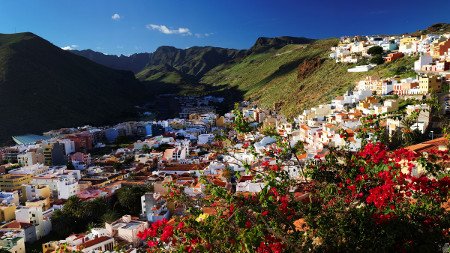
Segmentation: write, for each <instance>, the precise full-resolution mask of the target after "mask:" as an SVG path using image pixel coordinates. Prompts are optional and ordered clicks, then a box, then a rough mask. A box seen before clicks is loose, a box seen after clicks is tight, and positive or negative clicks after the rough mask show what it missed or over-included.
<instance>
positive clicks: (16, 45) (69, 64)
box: [0, 33, 143, 143]
mask: <svg viewBox="0 0 450 253" xmlns="http://www.w3.org/2000/svg"><path fill="white" fill-rule="evenodd" d="M141 86H142V85H141V84H140V83H139V82H138V81H137V80H136V79H135V78H134V75H133V73H132V72H129V71H119V70H113V69H110V68H107V67H105V66H102V65H100V64H97V63H94V62H92V61H90V60H88V59H86V58H84V57H81V56H77V55H75V54H73V53H70V52H67V51H64V50H62V49H60V48H59V47H56V46H54V45H53V44H51V43H50V42H48V41H46V40H44V39H42V38H40V37H39V36H37V35H35V34H32V33H17V34H0V111H1V112H2V120H1V121H0V143H4V142H5V141H7V140H10V136H11V135H17V134H26V133H40V132H42V131H45V130H49V129H55V128H59V127H72V126H77V125H81V124H94V125H96V124H105V123H111V122H115V121H118V120H123V119H127V118H130V117H131V116H133V113H134V106H135V105H136V104H138V103H139V102H141V101H142V100H143V95H141V94H142V88H141Z"/></svg>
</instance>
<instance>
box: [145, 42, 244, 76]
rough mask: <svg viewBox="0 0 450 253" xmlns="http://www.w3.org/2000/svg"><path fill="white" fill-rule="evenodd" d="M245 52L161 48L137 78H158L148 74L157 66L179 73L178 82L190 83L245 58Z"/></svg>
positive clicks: (194, 48)
mask: <svg viewBox="0 0 450 253" xmlns="http://www.w3.org/2000/svg"><path fill="white" fill-rule="evenodd" d="M244 53H245V51H243V50H236V49H225V48H219V47H191V48H188V49H179V48H175V47H170V46H162V47H159V48H158V49H157V50H156V51H155V52H153V53H152V54H151V55H150V59H149V62H148V63H147V66H146V68H144V69H143V70H142V71H141V72H140V73H138V74H137V77H138V78H139V79H140V80H142V81H151V80H154V79H157V77H154V76H151V75H149V74H148V73H149V72H152V71H151V70H152V69H154V68H155V66H159V67H158V68H161V66H166V67H163V68H167V66H170V67H172V68H171V69H170V70H169V72H171V73H172V72H174V71H175V72H178V76H179V77H181V79H175V81H177V82H189V83H191V82H192V81H193V80H196V79H200V78H201V77H202V76H203V75H204V74H205V73H206V72H208V71H209V70H211V69H212V68H214V67H216V66H218V65H220V64H223V63H225V62H228V61H232V60H235V59H237V58H239V57H242V56H244Z"/></svg>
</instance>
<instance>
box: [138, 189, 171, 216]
mask: <svg viewBox="0 0 450 253" xmlns="http://www.w3.org/2000/svg"><path fill="white" fill-rule="evenodd" d="M141 204H142V209H141V210H142V212H141V215H142V216H143V217H145V219H146V220H147V221H149V222H155V221H158V220H162V219H166V220H168V219H169V218H170V212H169V209H168V208H167V204H166V201H165V200H164V199H163V198H162V197H161V195H160V194H157V193H146V194H144V195H142V197H141Z"/></svg>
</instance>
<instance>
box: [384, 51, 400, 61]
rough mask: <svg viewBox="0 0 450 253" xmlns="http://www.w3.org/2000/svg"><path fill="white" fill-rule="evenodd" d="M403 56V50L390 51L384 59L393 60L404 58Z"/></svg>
mask: <svg viewBox="0 0 450 253" xmlns="http://www.w3.org/2000/svg"><path fill="white" fill-rule="evenodd" d="M403 56H404V54H403V53H401V52H395V53H390V54H388V55H387V56H386V57H385V58H384V61H385V62H393V61H395V60H397V59H400V58H402V57H403Z"/></svg>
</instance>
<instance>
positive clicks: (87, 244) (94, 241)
mask: <svg viewBox="0 0 450 253" xmlns="http://www.w3.org/2000/svg"><path fill="white" fill-rule="evenodd" d="M109 239H112V238H111V237H108V236H100V237H97V238H94V239H92V240H89V241H87V242H85V243H83V244H81V245H80V247H81V248H83V249H86V248H89V247H92V246H94V245H96V244H99V243H102V242H105V241H107V240H109Z"/></svg>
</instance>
